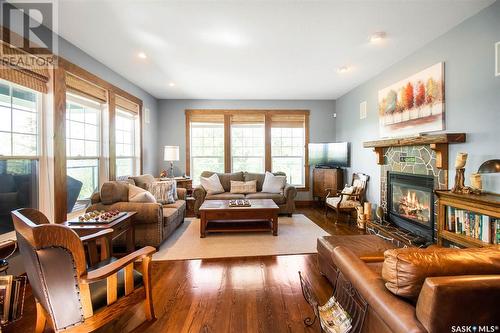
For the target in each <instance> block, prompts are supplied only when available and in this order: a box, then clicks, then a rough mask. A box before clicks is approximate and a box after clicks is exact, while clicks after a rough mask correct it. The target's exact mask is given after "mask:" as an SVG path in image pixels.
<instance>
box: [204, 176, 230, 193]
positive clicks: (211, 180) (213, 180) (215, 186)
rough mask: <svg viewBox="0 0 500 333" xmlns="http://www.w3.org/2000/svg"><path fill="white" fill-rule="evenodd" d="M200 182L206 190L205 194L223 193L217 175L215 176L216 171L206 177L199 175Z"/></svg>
mask: <svg viewBox="0 0 500 333" xmlns="http://www.w3.org/2000/svg"><path fill="white" fill-rule="evenodd" d="M200 183H201V186H202V187H203V188H204V189H205V191H207V194H217V193H224V188H223V187H222V184H221V183H220V179H219V176H217V174H216V173H214V174H213V175H211V176H210V177H208V178H205V177H201V178H200Z"/></svg>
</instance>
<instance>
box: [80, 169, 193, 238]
mask: <svg viewBox="0 0 500 333" xmlns="http://www.w3.org/2000/svg"><path fill="white" fill-rule="evenodd" d="M154 180H155V179H154V177H153V176H151V175H142V176H137V177H130V178H129V179H128V181H111V182H106V183H104V184H103V185H102V187H101V191H100V192H97V193H94V194H93V195H92V198H91V203H92V205H91V206H90V207H88V208H87V211H93V210H105V211H108V210H112V209H117V210H119V211H135V212H137V215H135V217H134V229H135V245H136V246H147V245H150V246H155V247H158V246H159V245H160V244H161V243H162V242H163V241H164V240H165V239H167V238H168V236H170V235H171V234H172V232H174V230H175V229H176V228H177V227H178V226H179V225H180V224H181V223H182V222H184V217H185V216H186V201H185V199H186V189H183V188H178V189H177V196H178V198H179V200H177V201H176V202H175V203H172V204H165V205H161V204H158V203H142V202H129V201H128V183H131V184H133V185H136V186H139V187H141V188H144V189H146V188H147V186H148V184H149V183H151V182H153V181H154Z"/></svg>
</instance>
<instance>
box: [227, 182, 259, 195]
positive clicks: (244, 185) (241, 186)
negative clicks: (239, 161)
mask: <svg viewBox="0 0 500 333" xmlns="http://www.w3.org/2000/svg"><path fill="white" fill-rule="evenodd" d="M256 192H257V181H256V180H251V181H249V182H239V181H235V180H231V193H239V194H247V193H256Z"/></svg>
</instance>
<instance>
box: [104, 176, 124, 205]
mask: <svg viewBox="0 0 500 333" xmlns="http://www.w3.org/2000/svg"><path fill="white" fill-rule="evenodd" d="M101 202H102V203H103V204H105V205H111V204H114V203H115V202H128V183H127V182H120V181H111V182H105V183H104V184H102V187H101Z"/></svg>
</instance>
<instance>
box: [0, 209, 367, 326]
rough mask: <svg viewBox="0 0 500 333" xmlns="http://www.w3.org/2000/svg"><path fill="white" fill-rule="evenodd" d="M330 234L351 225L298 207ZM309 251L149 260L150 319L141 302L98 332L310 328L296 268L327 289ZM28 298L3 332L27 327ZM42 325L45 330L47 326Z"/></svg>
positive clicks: (324, 294) (325, 294) (350, 229)
mask: <svg viewBox="0 0 500 333" xmlns="http://www.w3.org/2000/svg"><path fill="white" fill-rule="evenodd" d="M298 213H302V214H304V215H306V216H307V217H309V218H310V219H311V220H312V221H314V222H315V223H316V224H318V225H319V226H320V227H322V228H323V229H325V230H326V231H327V232H329V233H331V234H344V235H348V234H356V233H359V232H358V231H357V230H356V228H355V227H354V226H353V225H347V224H345V223H339V224H337V225H335V224H334V223H333V214H331V215H330V216H329V218H325V217H324V214H323V210H320V209H318V208H300V209H298ZM316 260H317V258H316V254H308V255H285V256H265V257H244V258H225V259H205V260H179V261H161V262H153V263H152V272H153V299H154V303H155V311H156V317H157V319H156V320H154V321H150V322H146V321H145V317H144V311H143V307H142V304H140V305H138V306H136V307H134V308H131V309H130V310H129V311H127V313H126V314H125V315H124V316H122V318H121V319H119V320H117V321H115V322H113V323H111V324H109V325H107V326H105V327H103V328H102V329H100V330H99V331H98V332H130V331H132V332H134V333H140V332H153V333H156V332H175V333H177V332H207V333H208V332H216V333H219V332H273V333H274V332H318V331H319V327H318V324H317V323H316V324H315V325H314V326H312V327H310V328H307V327H305V326H304V324H303V320H304V318H306V317H307V316H312V310H311V308H310V307H309V305H308V304H307V303H306V302H305V301H304V299H303V297H302V292H301V288H300V282H299V279H298V271H301V272H302V273H303V275H305V276H306V277H307V278H308V279H309V280H310V282H311V285H312V286H313V289H314V292H315V293H316V295H317V296H318V298H319V300H320V302H325V301H326V300H327V299H328V298H329V296H330V295H331V292H332V287H331V286H330V284H329V283H328V281H327V280H326V279H325V278H324V277H323V276H321V275H320V273H319V270H318V267H317V262H316ZM34 309H35V307H34V300H33V297H32V296H31V293H29V292H28V295H27V299H26V311H25V315H24V316H23V318H22V319H21V320H20V321H18V322H16V323H15V324H13V325H10V326H9V327H6V329H4V332H32V331H33V328H34V323H35V312H34ZM46 332H51V330H49V329H48V328H47V329H46Z"/></svg>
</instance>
